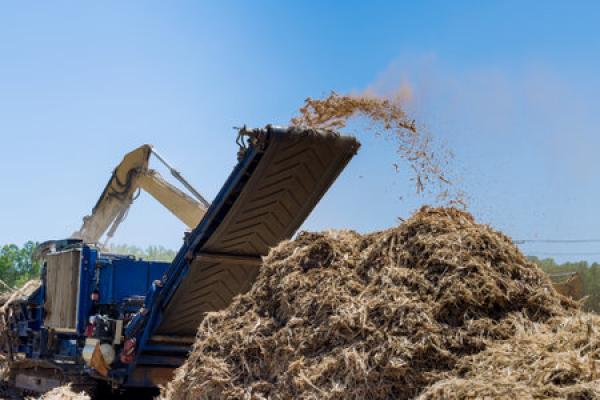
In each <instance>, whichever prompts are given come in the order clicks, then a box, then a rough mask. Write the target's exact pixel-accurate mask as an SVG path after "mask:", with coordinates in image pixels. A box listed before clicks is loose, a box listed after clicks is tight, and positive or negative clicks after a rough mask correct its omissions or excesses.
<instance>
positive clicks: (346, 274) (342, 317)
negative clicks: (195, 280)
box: [162, 208, 600, 399]
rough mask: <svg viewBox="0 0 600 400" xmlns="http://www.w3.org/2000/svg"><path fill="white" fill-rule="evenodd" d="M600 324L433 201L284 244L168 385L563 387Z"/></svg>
mask: <svg viewBox="0 0 600 400" xmlns="http://www.w3.org/2000/svg"><path fill="white" fill-rule="evenodd" d="M598 329H600V326H599V325H598V321H597V319H594V318H591V317H586V316H582V315H580V314H579V311H578V306H577V304H576V303H574V302H573V301H571V300H569V299H567V298H565V297H563V296H561V295H559V294H558V293H557V292H556V291H555V290H554V289H553V287H552V285H551V283H550V281H549V279H548V278H547V277H546V275H545V274H544V273H543V272H542V271H541V270H540V269H539V268H538V267H537V266H535V265H534V264H532V263H530V262H529V261H528V260H527V259H526V258H525V257H524V256H523V255H522V254H521V253H520V252H519V250H518V249H517V248H516V247H515V246H514V245H513V244H512V242H511V240H510V238H508V237H507V236H505V235H503V234H501V233H499V232H496V231H494V230H493V229H491V228H490V227H488V226H486V225H480V224H477V223H476V222H475V221H474V219H473V218H472V217H471V215H469V214H468V213H466V212H463V211H459V210H456V209H452V208H422V209H421V210H420V211H418V212H417V213H416V214H415V215H413V216H412V217H411V218H410V219H409V220H407V221H406V222H404V223H402V224H401V225H400V226H398V227H396V228H393V229H389V230H387V231H383V232H378V233H373V234H368V235H360V234H357V233H355V232H351V231H330V232H323V233H302V234H300V235H299V236H298V238H297V239H296V240H294V241H287V242H283V243H281V244H280V245H279V246H278V247H277V248H275V249H273V250H272V252H271V253H270V255H269V256H268V257H267V258H266V259H265V262H264V265H263V267H262V269H261V272H260V274H259V277H258V279H257V281H256V283H255V284H254V286H253V287H252V289H251V290H250V291H249V292H248V293H246V294H244V295H241V296H238V297H237V298H236V299H235V300H234V302H233V303H232V304H231V306H230V307H228V308H227V309H225V310H223V311H221V312H218V313H210V314H208V315H207V316H206V318H205V319H204V321H203V322H202V324H201V326H200V328H199V331H198V336H197V341H196V343H195V345H194V347H193V350H192V352H191V354H190V357H189V359H188V360H187V362H186V363H185V364H184V365H183V366H182V367H181V368H180V369H179V370H178V371H177V374H176V377H175V379H174V380H173V381H172V382H171V383H170V384H169V385H168V387H167V388H165V390H163V394H162V395H163V397H165V398H169V399H198V398H205V399H222V398H229V399H244V398H247V399H251V398H252V399H261V398H265V399H266V398H270V399H288V398H297V399H334V398H335V399H340V398H344V399H362V398H369V399H386V398H394V399H409V398H414V397H415V396H419V395H421V396H422V398H423V399H430V398H440V397H444V395H448V394H449V393H457V396H458V397H457V396H454V395H450V396H448V397H450V398H463V397H461V396H460V395H459V394H465V397H468V396H467V395H468V394H469V393H470V394H474V397H478V394H484V393H490V394H491V395H492V394H493V393H495V392H493V391H494V390H496V385H495V382H496V380H497V381H498V382H502V384H503V385H505V386H504V387H506V388H508V389H507V390H508V391H509V392H510V391H512V390H514V391H515V393H521V392H520V391H522V393H530V392H531V393H534V392H535V393H541V392H539V391H538V389H537V388H536V387H531V386H533V385H541V386H540V387H542V386H543V385H546V384H552V385H555V386H557V387H558V388H557V389H556V391H555V392H553V393H556V394H557V396H559V397H560V396H563V395H565V396H566V395H567V393H570V392H569V390H570V389H564V390H563V389H562V386H561V385H571V386H572V385H575V384H576V385H579V384H580V382H581V381H583V380H585V381H586V382H588V381H590V380H593V379H595V376H596V375H595V369H594V368H595V365H596V364H595V363H593V362H591V361H590V360H592V359H597V355H598V354H597V352H598V350H597V349H598V348H599V347H598V346H597V344H598V341H597V339H594V340H592V341H590V339H589V337H590V336H589V335H595V332H596V331H597V330H598ZM569 331H576V333H574V334H572V335H570V334H569ZM589 332H592V333H589ZM586 335H588V336H586ZM586 340H588V341H587V342H586ZM538 341H540V343H537V342H538ZM586 343H587V344H586ZM586 346H587V347H586ZM521 349H522V350H521ZM563 350H564V352H563ZM561 352H563V353H561ZM582 352H585V354H583V353H582ZM586 354H587V355H586ZM562 355H565V356H568V357H567V358H563V357H562ZM515 368H516V369H519V370H518V371H515ZM511 371H512V372H511ZM592 371H593V372H592ZM511 374H513V375H511ZM528 379H529V380H528ZM527 382H529V383H530V384H528V383H527ZM548 382H549V383H548ZM511 385H512V386H511ZM581 385H583V386H581ZM581 385H580V386H578V387H577V389H574V390H575V392H577V393H583V392H581V391H578V390H579V388H582V389H581V390H584V389H585V390H587V388H588V386H585V385H587V384H581ZM589 388H591V386H589ZM527 390H528V391H530V392H527ZM540 390H542V389H540ZM589 390H592V391H593V390H595V389H593V388H592V389H589ZM592 391H590V392H589V393H592ZM586 393H587V392H586ZM593 393H596V392H593ZM577 398H586V397H577Z"/></svg>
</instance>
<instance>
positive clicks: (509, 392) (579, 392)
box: [419, 313, 600, 400]
mask: <svg viewBox="0 0 600 400" xmlns="http://www.w3.org/2000/svg"><path fill="white" fill-rule="evenodd" d="M517 326H518V327H519V330H518V332H517V334H516V335H515V336H514V337H513V338H512V339H511V340H509V341H506V342H499V343H495V344H493V345H491V346H489V347H488V348H487V349H486V350H485V351H483V352H481V353H479V354H477V355H474V356H471V357H466V358H463V359H462V360H460V362H459V363H458V365H457V366H456V368H455V371H454V372H455V373H454V376H453V377H451V378H448V379H445V380H442V381H440V382H438V383H436V384H435V385H433V386H432V387H430V388H428V390H426V391H425V392H424V393H423V394H422V395H421V396H420V397H419V399H420V400H429V399H448V398H456V399H480V398H485V397H487V398H494V399H572V400H575V399H582V400H583V399H600V317H598V316H596V315H593V314H583V313H582V314H580V315H577V316H573V317H563V318H557V319H553V320H551V321H549V322H548V323H546V324H531V323H530V322H529V321H520V322H518V323H517Z"/></svg>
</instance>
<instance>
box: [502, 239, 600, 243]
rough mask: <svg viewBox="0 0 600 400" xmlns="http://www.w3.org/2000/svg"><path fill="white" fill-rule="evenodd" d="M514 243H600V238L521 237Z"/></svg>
mask: <svg viewBox="0 0 600 400" xmlns="http://www.w3.org/2000/svg"><path fill="white" fill-rule="evenodd" d="M513 243H515V244H527V243H600V239H520V240H513Z"/></svg>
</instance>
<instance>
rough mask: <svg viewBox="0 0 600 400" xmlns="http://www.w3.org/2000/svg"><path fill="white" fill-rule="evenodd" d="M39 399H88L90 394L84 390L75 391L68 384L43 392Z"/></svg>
mask: <svg viewBox="0 0 600 400" xmlns="http://www.w3.org/2000/svg"><path fill="white" fill-rule="evenodd" d="M39 400H90V396H88V395H87V394H85V393H84V392H80V393H77V392H75V391H73V389H72V388H71V386H70V385H65V386H59V387H57V388H54V389H52V390H51V391H49V392H47V393H44V394H43V395H42V396H41V397H39Z"/></svg>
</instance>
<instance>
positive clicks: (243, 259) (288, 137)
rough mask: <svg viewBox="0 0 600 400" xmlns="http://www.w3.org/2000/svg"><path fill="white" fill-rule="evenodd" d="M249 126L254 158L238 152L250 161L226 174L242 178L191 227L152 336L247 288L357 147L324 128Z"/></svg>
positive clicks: (185, 328) (182, 325) (183, 329)
mask: <svg viewBox="0 0 600 400" xmlns="http://www.w3.org/2000/svg"><path fill="white" fill-rule="evenodd" d="M254 132H255V133H257V134H256V135H255V136H254V138H255V139H256V141H255V145H253V146H251V148H250V149H248V151H247V154H246V158H249V157H252V160H249V159H247V160H244V159H242V161H241V162H240V164H244V162H245V163H246V165H247V166H246V167H245V168H240V167H239V166H238V167H237V168H236V170H234V173H233V174H232V176H231V177H230V179H229V180H228V182H232V181H235V182H242V181H241V179H242V178H243V177H245V181H243V183H238V184H237V186H235V185H232V187H230V188H227V187H224V188H223V190H222V193H220V194H219V196H217V200H215V202H214V203H213V205H212V206H211V208H210V209H209V211H208V212H207V214H206V216H205V217H204V219H203V220H202V221H201V222H200V224H199V226H198V228H197V229H196V230H195V231H194V232H193V233H192V237H193V238H192V243H193V245H192V246H190V248H189V250H188V264H189V268H188V270H187V275H186V276H185V277H184V278H183V279H182V280H181V281H180V283H179V284H178V286H177V287H175V288H173V289H172V290H171V293H170V295H169V297H168V301H167V303H166V304H164V305H163V312H162V317H161V318H160V321H159V322H158V326H157V327H156V329H155V330H154V331H153V335H163V336H174V337H190V336H191V337H193V336H194V335H195V334H196V330H197V329H198V326H199V324H200V322H201V321H202V318H203V317H204V314H205V313H206V312H208V311H215V310H220V309H223V308H225V307H226V306H227V305H228V304H229V303H230V302H231V300H232V298H233V297H234V296H235V295H237V294H239V293H242V292H245V291H247V290H248V289H249V288H250V286H251V285H252V283H253V281H254V279H255V277H256V275H257V273H258V270H259V267H260V259H261V257H262V256H264V255H266V254H267V253H268V251H269V249H270V248H271V247H273V246H275V245H276V244H277V243H279V242H280V241H282V240H284V239H289V238H290V237H291V236H292V235H293V234H294V232H295V231H296V230H297V229H298V228H299V227H300V225H301V224H302V222H303V221H304V220H305V219H306V217H307V216H308V215H309V213H310V212H311V211H312V210H313V208H314V207H315V206H316V204H317V203H318V202H319V200H320V199H321V197H322V196H323V194H324V193H325V192H326V190H327V189H328V188H329V187H330V186H331V185H332V184H333V182H334V181H335V179H336V177H337V176H338V175H339V174H340V172H341V171H342V170H343V169H344V167H345V166H346V164H347V163H348V161H349V160H350V159H351V158H352V156H353V155H354V154H355V153H356V151H357V149H358V147H359V144H358V142H357V141H356V139H354V138H352V137H345V136H340V135H338V134H335V133H332V132H326V131H314V130H303V129H298V128H289V129H283V128H272V127H267V128H266V129H264V130H260V131H254ZM250 153H253V155H252V154H250ZM236 174H237V175H236ZM244 174H245V175H244ZM238 175H239V176H238ZM242 175H243V176H242ZM219 215H220V216H219ZM218 216H219V217H218ZM217 217H218V218H217ZM165 289H166V288H165Z"/></svg>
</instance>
